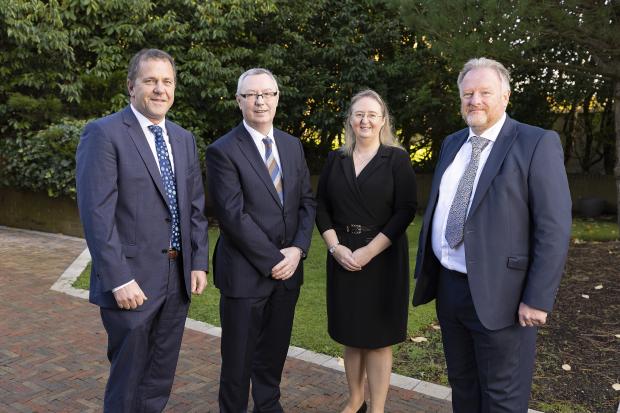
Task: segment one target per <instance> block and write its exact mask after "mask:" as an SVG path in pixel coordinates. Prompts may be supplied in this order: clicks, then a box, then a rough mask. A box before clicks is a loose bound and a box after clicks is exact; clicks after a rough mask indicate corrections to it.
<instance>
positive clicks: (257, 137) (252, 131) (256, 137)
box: [243, 119, 274, 143]
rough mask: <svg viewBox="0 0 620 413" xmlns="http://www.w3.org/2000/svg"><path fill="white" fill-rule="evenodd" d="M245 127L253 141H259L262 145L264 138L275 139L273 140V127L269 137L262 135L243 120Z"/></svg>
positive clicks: (268, 134)
mask: <svg viewBox="0 0 620 413" xmlns="http://www.w3.org/2000/svg"><path fill="white" fill-rule="evenodd" d="M243 126H244V127H245V129H246V130H247V131H248V133H249V134H250V136H251V137H252V139H254V140H255V141H258V142H261V143H262V142H263V138H264V137H265V136H268V137H270V138H271V139H274V138H273V126H272V127H271V129H269V132H268V133H267V135H263V134H262V133H260V132H259V131H257V130H256V129H254V128H253V127H251V126H250V125H248V123H247V122H246V121H245V119H243Z"/></svg>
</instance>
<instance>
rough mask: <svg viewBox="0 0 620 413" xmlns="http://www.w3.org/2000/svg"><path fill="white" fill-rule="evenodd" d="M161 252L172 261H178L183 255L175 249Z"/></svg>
mask: <svg viewBox="0 0 620 413" xmlns="http://www.w3.org/2000/svg"><path fill="white" fill-rule="evenodd" d="M161 252H163V253H164V254H168V259H170V260H176V259H177V258H178V257H179V256H180V255H181V251H179V250H176V249H174V248H168V249H165V250H161Z"/></svg>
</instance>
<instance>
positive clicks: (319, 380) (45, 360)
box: [0, 227, 451, 413]
mask: <svg viewBox="0 0 620 413" xmlns="http://www.w3.org/2000/svg"><path fill="white" fill-rule="evenodd" d="M84 248H85V242H84V241H83V240H81V239H78V238H70V237H65V236H59V235H53V234H43V233H39V232H29V231H22V230H14V229H9V228H5V227H0V257H1V259H0V412H97V411H101V405H102V395H103V390H104V386H105V381H106V378H107V371H108V361H107V359H106V357H105V348H106V335H105V332H104V331H103V328H102V326H101V322H100V319H99V312H98V309H97V307H95V306H93V305H91V304H89V303H88V302H87V301H86V300H83V299H80V298H75V297H72V296H69V295H66V294H63V293H59V292H56V291H52V290H50V286H51V285H52V284H53V283H54V282H55V281H56V280H57V279H58V277H59V276H60V274H62V273H63V271H64V270H65V269H66V268H67V266H69V265H70V264H71V263H72V262H73V260H74V259H75V258H76V257H77V256H78V255H79V254H80V253H81V252H82V250H83V249H84ZM219 361H220V354H219V338H217V337H213V336H210V335H206V334H202V333H199V332H196V331H193V330H188V329H186V331H185V335H184V337H183V346H182V348H181V355H180V360H179V365H178V368H177V375H176V379H175V384H174V388H173V391H172V396H171V398H170V402H169V403H168V406H167V409H166V412H179V413H180V412H217V388H218V377H219V369H220V367H219ZM282 394H283V397H282V404H283V407H284V409H285V410H286V411H287V413H288V412H338V411H339V409H340V408H341V407H342V405H343V403H344V400H345V397H346V396H345V395H346V381H345V378H344V374H343V373H341V372H338V371H335V370H332V369H328V368H325V367H321V366H318V365H315V364H311V363H307V362H305V361H301V360H298V359H293V358H289V359H288V360H287V363H286V366H285V370H284V377H283V383H282ZM386 411H387V412H390V413H398V412H441V413H443V412H446V413H447V412H450V411H451V409H450V407H449V403H448V402H447V401H445V400H438V399H434V398H431V397H427V396H423V395H421V394H419V393H415V392H413V391H409V390H403V389H400V388H396V387H392V388H391V389H390V394H389V400H388V403H387V406H386Z"/></svg>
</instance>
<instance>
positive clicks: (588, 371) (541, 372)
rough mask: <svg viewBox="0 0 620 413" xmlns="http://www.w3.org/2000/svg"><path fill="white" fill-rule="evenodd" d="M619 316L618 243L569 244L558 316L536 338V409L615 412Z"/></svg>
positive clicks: (619, 376)
mask: <svg viewBox="0 0 620 413" xmlns="http://www.w3.org/2000/svg"><path fill="white" fill-rule="evenodd" d="M597 287H598V288H597ZM586 297H587V298H586ZM619 313H620V242H617V241H615V242H598V243H597V242H588V243H583V244H571V247H570V250H569V256H568V262H567V266H566V274H565V275H564V278H563V279H562V283H561V286H560V290H559V292H558V297H557V300H556V305H555V308H554V311H553V312H552V313H551V314H550V317H549V319H548V322H547V324H548V325H547V326H546V327H544V328H542V329H541V330H540V333H539V336H538V355H537V363H536V372H535V375H534V389H533V393H532V400H533V401H535V402H536V403H535V405H539V403H538V402H543V403H545V405H547V406H548V405H554V404H555V405H558V406H559V405H563V404H564V405H566V402H570V403H571V404H572V405H573V408H572V409H568V410H566V411H587V412H592V413H605V412H610V413H611V412H613V413H615V412H616V410H617V408H618V403H619V402H620V391H616V390H614V389H613V388H612V385H613V384H614V383H620V352H619V351H618V350H620V338H618V337H616V335H617V334H620V316H619ZM564 364H567V365H568V366H570V370H568V371H567V370H564V369H563V368H562V365H564ZM539 406H540V405H539ZM545 411H548V410H546V409H545ZM558 411H559V409H558Z"/></svg>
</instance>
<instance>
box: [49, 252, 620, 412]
mask: <svg viewBox="0 0 620 413" xmlns="http://www.w3.org/2000/svg"><path fill="white" fill-rule="evenodd" d="M90 259H91V257H90V253H89V252H88V248H87V249H85V250H84V251H82V253H81V254H80V255H79V256H78V257H77V258H76V259H75V261H73V263H71V265H69V267H67V269H66V270H65V272H63V273H62V275H61V276H60V277H59V278H58V280H56V282H55V283H54V285H52V287H51V289H52V290H54V291H58V292H61V293H65V294H69V295H72V296H74V297H79V298H83V299H88V291H86V290H81V289H78V288H74V287H72V286H71V284H73V282H74V281H75V280H76V279H77V277H79V275H80V274H81V273H82V271H84V268H86V266H87V265H88V263H89V262H90ZM185 327H186V328H189V329H191V330H194V331H198V332H201V333H205V334H209V335H212V336H216V337H221V336H222V329H221V328H220V327H217V326H213V325H211V324H207V323H205V322H202V321H197V320H193V319H191V318H187V320H186V321H185ZM288 357H292V358H295V359H299V360H303V361H306V362H308V363H313V364H317V365H319V366H323V367H326V368H329V369H332V370H337V371H341V372H344V365H343V364H342V361H341V359H338V358H336V357H331V356H328V355H326V354H320V353H315V352H313V351H310V350H306V349H303V348H301V347H295V346H289V348H288ZM390 384H391V385H392V386H395V387H400V388H401V389H406V390H412V391H415V392H416V393H420V394H422V395H425V396H428V397H433V398H436V399H441V400H444V399H445V400H452V390H451V389H450V388H449V387H446V386H441V385H439V384H434V383H429V382H426V381H422V380H418V379H414V378H411V377H406V376H402V375H400V374H396V373H392V376H391V378H390ZM528 413H542V412H539V411H537V410H532V409H529V410H528ZM617 413H620V406H619V407H618V412H617Z"/></svg>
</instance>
